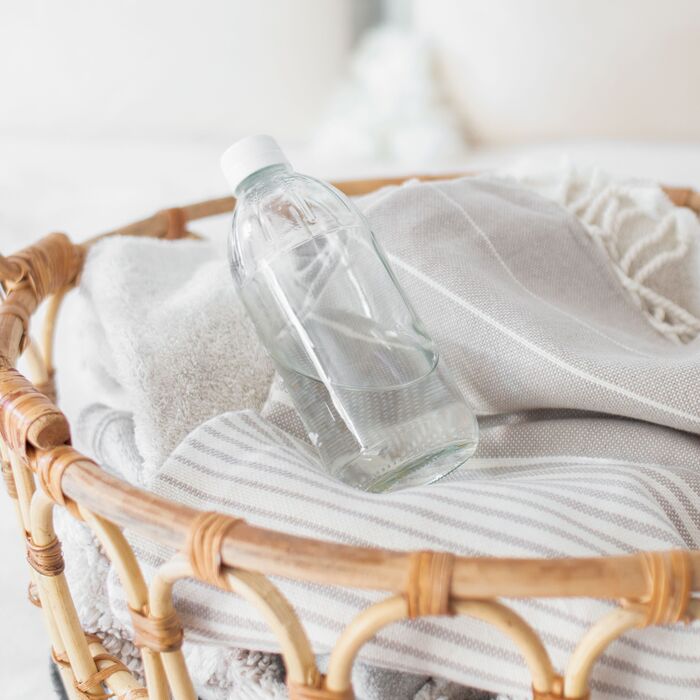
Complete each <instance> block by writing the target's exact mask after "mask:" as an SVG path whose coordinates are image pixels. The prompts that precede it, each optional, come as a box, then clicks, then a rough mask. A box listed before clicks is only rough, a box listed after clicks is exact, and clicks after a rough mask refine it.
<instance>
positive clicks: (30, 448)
mask: <svg viewBox="0 0 700 700" xmlns="http://www.w3.org/2000/svg"><path fill="white" fill-rule="evenodd" d="M469 175H473V173H449V174H432V175H417V176H411V177H394V178H374V179H363V180H349V181H342V182H335V183H333V184H334V185H335V186H336V187H337V188H338V189H340V190H341V191H342V192H344V193H345V194H348V195H361V194H366V193H369V192H372V191H374V190H376V189H378V188H381V187H386V186H397V185H401V184H403V183H405V182H406V181H408V180H423V181H424V180H443V179H454V178H457V177H465V176H469ZM664 190H665V192H666V194H667V195H668V196H669V198H670V199H671V201H672V202H673V203H674V204H675V205H677V206H686V207H689V208H691V209H692V210H693V211H695V212H696V213H698V214H700V194H699V193H697V192H695V191H693V190H692V189H688V188H678V187H665V188H664ZM234 207H235V199H234V198H233V197H223V198H219V199H212V200H206V201H203V202H197V203H193V204H190V205H187V206H184V207H178V208H174V209H168V210H163V211H160V212H158V213H156V214H155V215H153V216H151V217H148V218H146V219H143V220H140V221H137V222H134V223H131V224H128V225H126V226H123V227H120V228H118V229H115V230H112V231H108V232H106V233H103V234H101V235H99V236H95V237H94V238H91V239H88V240H87V241H85V242H83V243H81V244H74V243H72V242H71V241H70V240H69V239H68V238H67V237H66V236H63V235H62V234H52V235H50V236H48V237H46V238H44V239H42V240H41V241H40V242H39V243H37V244H35V245H33V246H30V247H29V248H26V249H24V250H23V251H20V252H19V253H17V254H15V255H13V256H9V257H6V258H5V257H2V256H0V279H2V280H3V281H4V283H5V287H6V289H7V294H6V297H5V299H4V300H3V301H2V304H1V305H0V435H1V436H2V438H3V440H4V442H5V443H6V444H8V445H9V446H10V448H11V449H13V450H14V451H18V452H20V453H21V456H22V458H23V459H25V460H38V459H40V458H41V457H42V456H45V455H49V454H50V453H51V451H52V450H54V449H56V448H59V447H61V446H62V445H64V444H65V443H66V442H67V441H68V440H69V434H67V433H66V430H67V428H68V423H67V420H66V418H65V416H64V415H63V414H62V413H61V412H60V409H58V408H57V407H56V406H55V405H54V404H53V403H52V402H51V401H50V400H49V399H48V398H46V397H45V396H43V395H41V394H40V396H41V397H42V399H43V401H44V402H45V404H46V405H48V406H50V408H51V411H46V413H45V415H42V417H41V419H37V420H32V421H30V422H29V425H25V426H20V427H22V429H23V430H24V433H23V440H22V441H20V443H17V442H16V441H15V442H14V443H13V439H12V436H13V433H12V431H13V430H14V428H15V427H16V426H15V422H17V421H20V422H21V421H22V419H23V416H22V415H20V414H18V413H17V412H14V411H12V410H10V407H9V405H8V403H7V401H6V400H5V399H6V396H3V394H5V393H6V392H5V391H4V388H3V377H2V375H3V374H4V373H7V372H9V371H12V372H15V370H13V369H12V368H13V367H14V364H15V362H16V360H17V359H18V357H19V356H20V354H21V352H22V350H23V346H24V345H25V340H26V338H27V328H26V320H25V319H24V318H23V314H22V313H19V312H18V311H17V309H18V308H19V309H20V310H24V311H25V312H26V315H27V316H31V315H32V314H33V313H34V312H35V311H36V308H37V307H38V305H39V303H40V302H41V301H42V300H43V299H44V298H46V297H49V296H50V297H52V303H51V304H50V306H49V313H48V314H47V328H45V333H44V340H45V343H44V345H45V352H46V356H45V360H46V362H45V370H46V371H47V372H48V373H49V374H51V373H52V372H53V366H52V359H51V347H52V339H53V331H54V328H55V320H56V315H57V313H58V309H59V307H60V301H61V299H62V297H63V294H64V293H65V292H66V291H67V290H68V289H70V288H71V287H73V286H75V284H76V283H77V281H78V279H79V276H80V272H81V270H82V265H83V262H84V259H85V253H86V251H87V250H88V249H89V248H90V246H92V245H93V244H94V243H95V242H97V241H98V240H101V239H102V238H104V237H107V236H114V235H132V236H148V237H155V238H163V239H176V238H185V237H191V236H192V234H190V233H189V232H188V231H187V229H186V224H187V223H188V222H190V221H195V220H197V219H201V218H205V217H208V216H214V215H217V214H222V213H226V212H230V211H232V210H233V208H234ZM57 235H58V236H60V238H56V236H57ZM59 258H60V260H59ZM15 374H17V373H16V372H15ZM37 386H38V384H37ZM30 388H31V391H33V392H34V393H37V392H36V390H35V388H34V387H31V385H30ZM15 398H16V397H15ZM25 428H26V429H25ZM60 491H62V494H63V495H64V496H65V498H66V499H67V500H68V501H69V502H72V503H74V504H75V503H77V504H80V506H79V507H83V508H87V509H88V510H89V511H90V512H92V513H94V514H96V515H98V516H101V517H103V518H106V519H108V520H110V521H112V522H113V523H115V524H116V525H119V526H121V527H125V528H130V529H132V530H134V531H137V532H139V534H142V535H144V536H146V537H149V538H151V539H153V540H155V541H157V542H158V543H160V544H163V545H166V546H169V547H172V548H174V549H177V550H181V549H182V548H183V547H184V546H185V543H186V541H187V537H188V533H189V532H190V529H191V525H192V523H193V521H194V520H195V518H196V517H197V516H198V515H199V514H200V511H198V510H196V509H194V508H191V507H189V506H186V505H182V504H178V503H175V502H173V501H168V500H167V499H164V498H161V497H159V496H156V495H155V494H152V493H149V492H147V491H145V490H143V489H140V488H138V487H135V486H132V485H130V484H128V483H127V482H125V481H123V480H121V479H118V478H117V477H114V476H111V475H109V474H107V473H106V472H104V471H103V470H102V469H101V468H100V467H99V466H98V465H97V464H96V463H95V462H93V461H92V460H90V459H88V458H87V457H84V458H83V457H82V456H80V455H78V458H77V459H75V460H74V461H72V462H71V463H70V464H69V465H67V467H66V468H65V470H64V471H63V473H62V478H61V481H60ZM688 554H689V560H690V562H691V565H692V588H693V590H700V551H698V550H693V551H690V552H689V553H688ZM221 555H222V561H223V564H225V565H227V566H230V567H233V568H239V569H246V570H250V571H256V572H259V573H261V574H264V575H273V576H282V577H288V578H294V579H297V580H304V581H310V582H316V583H324V584H334V585H342V586H351V587H354V588H364V589H372V590H384V591H393V592H401V591H404V590H405V588H406V576H407V571H408V567H409V565H410V558H411V552H408V551H396V550H388V549H381V548H372V547H357V546H352V545H345V544H336V543H331V542H325V541H321V540H315V539H312V538H306V537H299V536H295V535H289V534H286V533H282V532H278V531H274V530H270V529H267V528H262V527H257V526H253V525H250V524H248V523H245V522H241V523H240V524H239V525H238V526H237V527H236V528H234V529H232V530H231V531H230V532H228V534H227V535H226V537H225V539H224V541H223V546H222V549H221ZM648 589H649V581H648V575H647V569H646V567H645V564H644V561H643V558H642V557H640V555H639V554H627V555H620V556H607V557H585V558H557V559H540V558H496V557H464V556H456V557H455V563H454V572H453V580H452V596H453V598H454V599H455V600H468V599H469V600H473V599H475V598H491V597H493V596H494V595H498V596H506V597H515V598H519V597H589V598H590V597H593V598H642V597H643V596H645V595H646V594H647V593H648Z"/></svg>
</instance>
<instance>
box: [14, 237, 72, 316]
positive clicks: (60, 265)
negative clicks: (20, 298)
mask: <svg viewBox="0 0 700 700" xmlns="http://www.w3.org/2000/svg"><path fill="white" fill-rule="evenodd" d="M81 264H82V254H81V251H80V249H79V248H78V247H76V246H74V245H73V244H72V243H71V241H70V239H69V238H68V236H66V235H65V234H64V233H51V234H49V235H48V236H45V237H44V238H42V239H41V240H40V241H39V242H38V243H35V244H34V245H31V246H29V247H28V248H25V249H24V250H21V251H20V252H19V253H15V254H14V255H10V256H9V257H7V258H4V257H2V256H0V277H1V278H2V279H3V281H4V282H5V283H6V286H7V289H8V290H9V291H12V290H15V289H19V288H20V287H24V288H29V289H31V291H32V294H33V296H34V299H35V302H36V304H38V303H40V302H41V301H42V300H43V299H44V298H45V297H46V296H48V295H49V294H52V293H53V292H56V291H58V290H59V289H60V288H61V287H64V286H66V285H68V284H70V283H71V282H73V280H74V279H75V277H76V275H77V273H78V270H79V269H80V266H81Z"/></svg>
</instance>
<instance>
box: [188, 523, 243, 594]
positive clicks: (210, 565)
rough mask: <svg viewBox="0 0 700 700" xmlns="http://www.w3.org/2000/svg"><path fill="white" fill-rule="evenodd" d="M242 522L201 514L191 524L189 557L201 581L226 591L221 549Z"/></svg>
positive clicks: (193, 571)
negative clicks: (235, 527) (226, 539)
mask: <svg viewBox="0 0 700 700" xmlns="http://www.w3.org/2000/svg"><path fill="white" fill-rule="evenodd" d="M240 522H243V521H242V520H240V519H239V518H233V517H231V516H229V515H223V514H222V513H214V512H205V513H200V514H199V515H197V517H196V518H195V519H194V520H193V521H192V525H191V526H190V531H189V536H188V538H187V557H188V559H189V561H190V565H191V566H192V573H193V574H194V576H195V577H196V578H198V579H199V580H200V581H204V582H205V583H210V584H211V585H212V586H217V587H218V588H223V589H226V588H227V587H228V584H227V580H226V576H225V575H224V574H223V573H222V571H221V567H222V563H223V562H222V558H221V545H222V543H223V541H224V538H225V537H226V533H227V532H228V530H229V529H230V528H232V527H233V526H234V525H237V524H238V523H240Z"/></svg>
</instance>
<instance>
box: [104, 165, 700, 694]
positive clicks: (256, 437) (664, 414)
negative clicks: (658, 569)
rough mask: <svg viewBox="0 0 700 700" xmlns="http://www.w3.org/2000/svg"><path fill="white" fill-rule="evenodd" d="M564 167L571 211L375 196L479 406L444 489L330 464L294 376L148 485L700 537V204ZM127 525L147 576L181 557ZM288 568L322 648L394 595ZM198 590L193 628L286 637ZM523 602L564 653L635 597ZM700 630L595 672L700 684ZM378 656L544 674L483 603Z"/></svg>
mask: <svg viewBox="0 0 700 700" xmlns="http://www.w3.org/2000/svg"><path fill="white" fill-rule="evenodd" d="M524 184H525V185H528V184H529V183H528V182H525V183H524ZM557 185H558V187H557V189H556V192H553V196H554V198H555V199H559V200H560V202H561V203H562V204H564V205H565V207H562V206H560V205H559V204H556V203H554V202H552V201H551V200H547V199H544V198H542V197H540V196H537V195H535V194H533V193H531V192H529V191H528V190H527V188H526V187H523V186H522V184H517V183H515V182H514V181H502V180H500V181H495V180H489V179H476V180H473V179H471V180H462V181H456V182H445V183H430V184H418V183H411V184H408V185H406V186H403V187H400V188H392V189H389V190H384V191H382V192H380V193H377V194H375V195H372V196H370V197H367V198H364V199H363V200H362V201H361V202H360V204H361V206H362V208H363V209H364V211H365V213H366V214H367V215H368V218H369V220H370V222H371V224H372V227H373V229H374V231H375V233H376V234H377V236H378V238H379V239H380V240H381V242H382V243H383V245H384V247H385V249H386V250H387V251H388V253H389V256H390V259H391V262H392V264H393V266H394V268H395V270H396V272H397V274H398V276H399V279H400V281H401V283H402V285H403V286H404V288H405V289H406V291H407V292H408V295H409V297H410V298H411V299H412V301H413V302H414V304H415V306H416V308H417V311H418V313H419V315H420V316H421V317H422V318H423V319H424V320H425V322H426V325H427V326H428V329H429V331H430V332H431V334H432V336H433V337H434V338H435V340H436V343H437V345H438V347H439V348H440V351H441V353H442V356H443V359H444V360H445V362H446V363H447V365H448V367H449V368H450V369H451V370H452V373H453V374H454V376H455V378H456V380H457V382H458V383H459V385H460V387H461V389H462V390H463V392H464V393H465V395H466V396H467V398H468V399H469V401H470V402H471V404H472V405H473V406H474V407H475V408H476V410H477V412H478V413H479V415H480V425H481V443H480V446H479V449H478V451H477V454H476V456H475V458H473V459H472V460H471V461H470V462H469V463H468V465H467V466H465V467H464V468H462V469H460V470H458V471H457V472H456V473H455V474H453V475H452V476H451V477H450V478H448V479H446V480H444V481H442V482H439V483H437V484H435V485H432V486H429V487H424V488H415V489H411V490H407V491H403V492H399V493H396V494H391V495H370V494H364V493H361V492H357V491H354V490H352V489H350V488H348V487H346V486H344V485H343V484H340V483H337V482H335V481H332V480H331V479H329V478H328V477H326V476H325V475H324V474H323V472H322V471H321V470H320V468H319V465H318V462H317V459H316V456H315V454H314V452H313V450H312V449H311V448H310V446H309V445H308V444H306V443H305V442H304V441H303V440H302V439H300V438H301V437H303V433H302V431H301V430H300V428H299V423H298V418H297V417H296V415H295V413H294V410H293V407H291V406H290V405H289V402H288V401H287V399H286V396H285V394H284V392H283V390H280V387H279V386H276V387H275V390H274V391H273V392H272V394H271V397H270V399H269V401H268V404H267V405H266V407H265V409H264V411H263V415H259V414H257V413H255V412H251V411H242V412H232V413H226V414H223V415H219V416H217V417H215V418H213V419H211V420H209V421H207V422H206V423H204V424H203V425H201V426H199V427H198V428H196V429H195V430H194V431H193V432H191V433H190V434H189V435H188V436H187V437H186V438H185V439H184V440H183V442H182V443H181V444H180V445H179V446H178V447H177V448H176V449H175V451H174V452H173V453H172V454H171V455H170V457H169V458H168V459H167V460H166V461H165V463H164V464H163V466H162V468H161V469H160V470H159V471H158V474H157V475H156V476H155V477H154V479H153V480H152V481H151V482H149V484H148V486H149V488H151V489H152V490H153V491H154V492H156V493H158V494H160V495H162V496H165V497H167V498H170V499H172V500H175V501H179V502H183V503H187V504H188V505H191V506H194V507H196V508H200V509H212V508H215V509H217V510H220V511H222V512H227V513H231V514H233V515H237V516H241V517H244V518H246V519H247V520H248V521H249V522H251V523H253V524H256V525H260V526H265V527H270V528H275V529H278V530H282V531H285V532H290V533H293V534H298V535H303V536H309V537H317V538H320V539H325V540H329V541H334V542H343V543H348V544H361V545H370V546H382V547H390V548H395V549H420V548H430V549H438V550H450V551H453V552H456V553H459V554H463V555H470V556H475V555H483V556H502V557H517V556H537V557H558V556H592V555H605V554H618V553H628V552H633V551H635V550H640V549H668V548H675V547H688V548H691V547H698V546H699V545H700V480H699V479H698V478H697V476H696V468H697V467H696V465H697V464H698V463H700V441H699V440H698V433H700V395H699V394H698V392H697V391H694V390H693V388H694V387H697V386H698V384H699V381H700V351H699V349H698V344H697V343H698V341H697V339H696V338H697V333H698V329H699V328H700V326H699V325H698V321H697V316H698V311H699V310H700V295H699V294H698V288H699V287H698V273H697V271H698V269H699V268H698V265H697V261H698V258H697V245H698V236H699V235H700V233H699V227H698V223H697V221H696V220H695V219H694V218H693V216H692V214H691V213H690V212H685V211H683V210H678V209H674V208H673V207H672V206H671V205H670V203H669V202H668V201H667V200H666V199H665V197H664V196H663V194H662V193H661V192H660V191H659V190H658V189H657V188H655V187H653V186H651V185H646V184H643V183H641V184H640V183H635V184H629V183H627V184H625V185H621V184H619V183H610V182H607V181H604V180H601V179H600V177H599V176H595V177H593V178H589V179H585V180H582V179H580V178H579V179H576V178H569V179H568V180H564V179H561V180H559V181H558V183H557ZM567 208H568V209H569V210H570V211H567ZM572 212H573V213H572ZM574 214H576V215H575V216H574ZM129 537H130V539H131V541H132V543H133V545H134V547H135V549H136V552H137V554H138V556H139V559H140V561H141V562H142V563H143V565H144V569H145V570H146V572H147V574H148V575H152V573H153V571H154V569H155V567H157V566H158V565H159V564H160V563H162V562H163V561H165V560H166V559H167V557H168V556H170V555H171V554H172V553H171V552H168V551H167V550H164V549H163V548H162V547H159V546H156V545H154V544H153V543H152V542H149V541H147V540H145V539H143V538H142V537H139V536H137V535H135V534H133V533H129ZM275 583H276V584H277V585H278V586H279V587H280V589H281V590H282V591H283V593H284V594H285V595H286V596H287V597H288V598H289V600H290V601H291V603H292V604H293V606H294V607H295V609H296V611H297V613H298V614H299V616H300V618H301V620H302V622H303V623H304V626H305V628H306V630H307V631H308V634H309V636H310V639H311V641H312V644H313V646H314V649H315V650H316V651H317V652H318V653H324V652H327V651H328V650H330V649H331V648H332V646H333V643H334V641H335V639H336V638H337V636H338V634H339V632H340V631H341V629H342V628H343V626H344V625H345V624H347V622H349V621H350V620H351V619H352V618H353V617H354V616H355V615H356V614H357V613H358V612H359V611H360V610H362V609H363V608H365V607H366V606H367V605H369V604H371V603H372V602H374V601H376V600H379V599H380V598H381V597H382V596H381V594H378V593H377V594H373V593H371V592H365V591H353V590H346V589H341V588H332V587H326V586H318V585H311V584H308V583H300V582H293V581H288V580H276V581H275ZM108 588H109V591H110V605H111V611H112V613H113V614H114V616H115V618H117V619H119V620H121V621H122V622H123V624H124V625H125V626H128V616H127V615H126V614H125V609H124V608H125V604H124V602H123V595H122V594H121V593H120V589H119V586H118V582H117V581H116V577H115V576H114V574H112V576H111V578H110V581H109V587H108ZM176 597H177V601H176V602H177V606H178V609H179V610H180V612H181V615H182V618H183V621H184V623H185V625H186V628H187V631H188V639H189V640H190V642H191V643H193V644H195V645H196V644H218V645H224V646H227V647H243V648H248V649H257V650H262V651H274V650H276V649H277V646H276V643H275V640H274V638H273V637H272V635H271V633H270V632H269V630H268V629H267V628H266V627H265V625H264V624H263V623H262V621H261V620H260V619H259V618H258V616H257V615H256V614H255V613H254V612H253V611H252V610H251V609H250V608H249V607H248V606H247V605H246V604H245V603H243V602H242V601H240V600H239V599H237V598H236V597H235V596H232V595H228V594H224V593H222V592H219V591H216V590H214V589H212V588H210V587H207V586H204V585H202V584H199V583H195V582H183V583H181V584H179V585H178V587H177V588H176ZM512 605H513V607H514V608H515V609H516V610H517V611H518V612H520V613H521V614H522V615H523V616H524V617H526V619H528V621H530V622H531V623H532V624H533V626H534V627H535V629H536V630H537V631H538V632H539V633H540V635H541V636H542V639H543V640H544V642H545V644H546V645H547V647H548V648H549V649H550V651H551V654H552V657H553V661H554V663H555V665H556V666H557V667H558V668H560V669H563V668H565V666H566V661H567V658H568V656H569V655H570V653H571V652H572V650H573V649H574V647H575V645H576V643H577V641H578V640H579V639H580V638H581V636H582V634H583V633H584V631H585V630H586V629H587V628H588V627H589V626H590V625H591V624H592V623H593V622H594V621H595V620H596V619H598V618H599V617H600V616H601V615H603V614H605V613H606V612H607V611H608V610H610V609H611V607H612V605H613V603H608V602H600V601H591V600H526V601H512ZM699 639H700V627H696V626H689V627H680V626H677V627H674V628H668V629H650V630H645V631H639V632H631V633H629V634H628V635H625V637H624V638H623V639H621V640H620V641H619V642H617V643H615V644H614V645H612V646H611V647H610V649H609V650H608V652H607V653H606V654H605V655H604V657H603V658H602V660H601V661H600V663H599V664H598V665H597V666H596V668H595V671H594V674H593V680H592V687H593V689H594V690H595V691H598V692H599V693H600V694H601V697H609V698H640V699H642V698H644V699H655V700H667V699H668V698H669V697H673V698H676V699H680V700H683V699H686V698H687V699H690V698H696V697H698V695H699V694H700V673H698V668H699V664H700V651H697V649H698V648H699V646H698V643H697V642H698V640H699ZM361 659H362V660H363V661H364V662H366V663H368V664H372V665H376V666H380V667H387V668H391V669H396V670H406V671H408V670H410V671H412V672H414V673H423V674H427V675H435V676H438V677H443V678H447V679H450V680H452V681H455V682H458V683H462V684H465V685H471V686H475V687H480V688H485V689H488V690H490V691H493V692H498V693H504V694H508V695H510V696H512V697H525V696H527V694H528V692H529V685H530V681H529V678H528V676H527V672H526V670H525V667H524V665H523V662H522V659H521V658H520V656H519V655H518V653H517V651H516V650H515V649H514V647H513V646H512V644H511V643H510V642H509V641H508V640H506V639H504V638H502V637H501V636H500V635H499V633H498V632H496V631H494V630H493V629H491V628H489V627H487V626H485V625H483V624H482V623H479V622H476V621H473V620H469V619H466V618H464V619H462V618H455V619H445V620H443V619H428V620H420V621H416V622H413V623H410V624H408V623H406V624H399V625H395V626H393V627H391V628H389V629H386V630H384V631H383V632H382V633H380V634H379V635H378V636H377V638H376V639H375V640H373V641H372V642H371V643H369V644H368V645H366V647H365V648H364V649H363V650H362V653H361ZM232 697H233V696H232Z"/></svg>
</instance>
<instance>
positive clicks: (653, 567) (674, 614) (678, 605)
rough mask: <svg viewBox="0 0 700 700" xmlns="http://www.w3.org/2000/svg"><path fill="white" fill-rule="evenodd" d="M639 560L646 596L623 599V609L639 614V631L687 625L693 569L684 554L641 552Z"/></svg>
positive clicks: (688, 558) (680, 552)
mask: <svg viewBox="0 0 700 700" xmlns="http://www.w3.org/2000/svg"><path fill="white" fill-rule="evenodd" d="M639 558H640V560H641V563H642V566H643V567H644V571H645V574H646V576H647V579H648V581H649V587H650V591H649V594H648V595H647V596H646V597H645V598H643V599H639V600H630V599H624V600H623V601H622V605H623V606H624V607H626V608H628V609H630V610H640V611H642V612H643V613H644V617H643V618H642V619H641V620H640V626H641V627H649V626H652V625H672V624H675V623H676V622H680V621H681V620H683V621H685V622H687V621H688V618H687V609H688V603H689V602H690V594H691V590H692V565H691V562H690V555H689V554H688V552H687V551H686V550H673V551H670V552H640V554H639Z"/></svg>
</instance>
